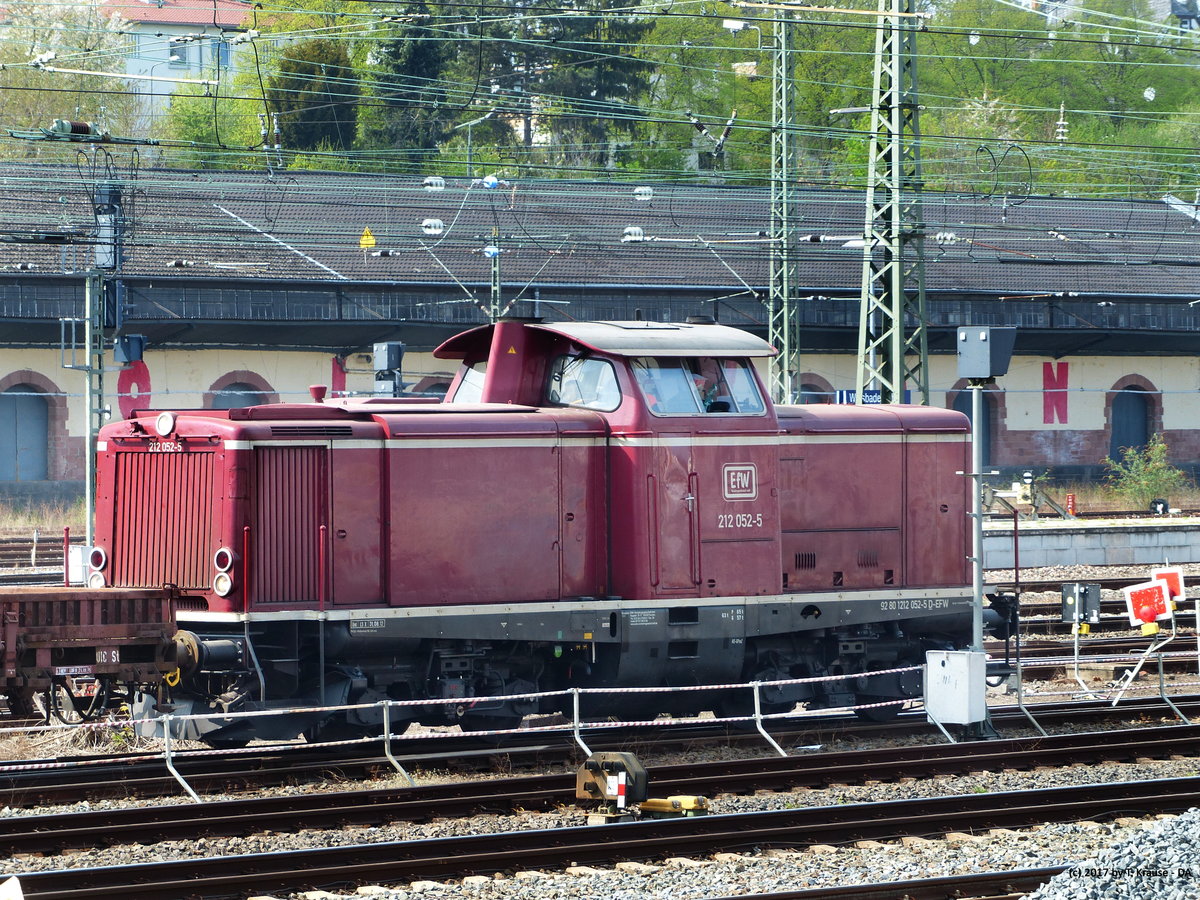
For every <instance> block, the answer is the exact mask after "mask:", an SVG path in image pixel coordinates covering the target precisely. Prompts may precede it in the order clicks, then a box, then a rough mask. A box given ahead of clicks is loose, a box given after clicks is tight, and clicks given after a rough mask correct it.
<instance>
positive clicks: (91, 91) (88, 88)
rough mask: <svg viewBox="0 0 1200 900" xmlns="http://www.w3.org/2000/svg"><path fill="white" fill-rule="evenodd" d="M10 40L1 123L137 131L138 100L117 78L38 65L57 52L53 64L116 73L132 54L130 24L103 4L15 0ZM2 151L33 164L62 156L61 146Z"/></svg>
mask: <svg viewBox="0 0 1200 900" xmlns="http://www.w3.org/2000/svg"><path fill="white" fill-rule="evenodd" d="M5 18H6V20H7V21H6V23H5V25H4V30H5V38H6V39H5V40H4V41H3V42H2V43H0V123H2V124H3V127H5V128H8V129H12V130H19V131H28V130H34V129H40V128H47V127H49V126H50V124H51V123H52V122H53V120H54V119H81V120H86V121H90V122H94V123H96V124H97V125H99V126H101V127H103V128H106V129H107V130H108V131H109V132H110V133H112V134H114V135H122V136H128V135H130V134H131V133H132V129H133V125H134V123H135V120H136V117H137V97H136V96H135V95H134V94H133V93H132V92H131V91H130V90H129V87H128V85H127V84H126V83H125V82H124V81H123V80H121V79H120V78H117V77H112V76H109V77H104V76H93V75H79V74H74V73H67V72H52V71H46V70H45V69H42V68H38V67H35V66H33V65H31V63H32V62H33V61H34V60H35V59H36V58H38V57H45V56H46V55H47V54H51V55H52V56H50V57H49V58H48V60H47V62H48V64H49V65H51V66H55V67H61V68H66V69H84V70H95V71H97V72H110V73H113V74H116V73H118V72H122V71H124V66H123V63H124V54H125V53H126V52H128V46H127V39H126V38H125V37H124V35H123V33H122V32H123V29H124V22H123V21H122V20H121V19H120V17H119V16H113V17H110V16H109V15H108V14H107V12H106V11H105V10H104V9H103V8H102V7H101V6H100V5H99V4H97V3H78V4H74V5H47V4H44V3H40V2H36V0H12V2H10V3H7V4H6V5H5ZM0 148H2V149H0V154H3V155H6V156H14V157H19V158H22V159H29V158H31V157H36V156H39V155H42V154H43V153H44V152H48V153H55V152H57V151H58V150H60V149H61V145H54V144H50V143H30V142H21V143H15V142H4V143H2V144H0Z"/></svg>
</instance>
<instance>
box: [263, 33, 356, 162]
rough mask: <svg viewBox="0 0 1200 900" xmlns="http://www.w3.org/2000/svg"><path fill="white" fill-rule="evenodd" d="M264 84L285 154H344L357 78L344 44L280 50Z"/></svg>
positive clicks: (351, 133) (349, 140)
mask: <svg viewBox="0 0 1200 900" xmlns="http://www.w3.org/2000/svg"><path fill="white" fill-rule="evenodd" d="M274 63H275V65H276V67H277V69H276V73H275V74H274V75H272V76H271V77H270V78H269V79H268V81H267V85H268V89H267V95H268V99H269V103H270V107H271V111H272V112H273V113H274V114H276V115H278V116H279V128H280V135H281V138H282V144H283V146H284V147H286V148H287V149H288V150H289V151H307V150H315V149H318V148H325V149H328V150H332V151H339V150H348V149H349V148H350V147H351V146H352V144H353V143H354V138H355V129H356V125H357V121H358V106H357V99H358V77H357V74H356V73H355V71H354V69H353V68H352V67H351V65H350V56H349V54H348V53H347V52H346V45H345V43H344V42H340V41H333V40H328V39H317V40H310V41H301V42H299V43H295V44H288V45H285V46H284V47H283V48H282V51H281V52H280V54H279V56H278V57H277V58H276V59H275V60H274Z"/></svg>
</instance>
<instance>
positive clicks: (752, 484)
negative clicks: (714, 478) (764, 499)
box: [721, 463, 758, 500]
mask: <svg viewBox="0 0 1200 900" xmlns="http://www.w3.org/2000/svg"><path fill="white" fill-rule="evenodd" d="M721 492H722V494H723V495H724V497H725V499H726V500H757V499H758V469H757V467H756V466H755V465H754V463H740V464H737V465H734V464H732V463H730V464H726V465H724V466H722V467H721Z"/></svg>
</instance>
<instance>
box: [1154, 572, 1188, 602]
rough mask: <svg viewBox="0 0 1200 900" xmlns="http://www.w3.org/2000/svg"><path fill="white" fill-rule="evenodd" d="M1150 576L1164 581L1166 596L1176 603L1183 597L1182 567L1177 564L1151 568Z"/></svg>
mask: <svg viewBox="0 0 1200 900" xmlns="http://www.w3.org/2000/svg"><path fill="white" fill-rule="evenodd" d="M1150 577H1151V578H1153V579H1154V580H1155V581H1164V582H1166V585H1167V598H1168V599H1170V600H1173V601H1174V602H1175V604H1176V605H1178V604H1179V603H1180V602H1181V601H1182V600H1183V599H1184V586H1183V569H1181V568H1180V567H1179V566H1167V567H1164V568H1161V569H1152V570H1151V571H1150Z"/></svg>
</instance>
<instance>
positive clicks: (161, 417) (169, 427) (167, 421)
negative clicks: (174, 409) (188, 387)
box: [154, 412, 175, 437]
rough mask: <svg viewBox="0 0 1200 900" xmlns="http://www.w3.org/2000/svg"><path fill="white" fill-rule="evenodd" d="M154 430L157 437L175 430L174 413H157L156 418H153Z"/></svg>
mask: <svg viewBox="0 0 1200 900" xmlns="http://www.w3.org/2000/svg"><path fill="white" fill-rule="evenodd" d="M154 430H155V431H157V432H158V435H159V437H166V436H167V435H169V434H170V433H171V432H172V431H174V430H175V413H169V412H165V413H159V414H158V418H157V419H155V420H154Z"/></svg>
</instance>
